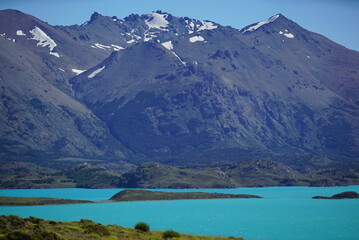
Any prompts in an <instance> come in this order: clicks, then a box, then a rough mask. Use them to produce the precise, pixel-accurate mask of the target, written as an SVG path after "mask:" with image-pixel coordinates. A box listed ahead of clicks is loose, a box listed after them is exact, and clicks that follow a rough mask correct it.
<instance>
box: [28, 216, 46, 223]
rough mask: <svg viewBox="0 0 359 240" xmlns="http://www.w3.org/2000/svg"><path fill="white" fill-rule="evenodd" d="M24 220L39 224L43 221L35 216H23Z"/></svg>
mask: <svg viewBox="0 0 359 240" xmlns="http://www.w3.org/2000/svg"><path fill="white" fill-rule="evenodd" d="M25 220H26V221H30V222H32V223H34V224H40V223H41V222H43V221H44V220H43V219H40V218H37V217H32V216H30V217H28V218H25Z"/></svg>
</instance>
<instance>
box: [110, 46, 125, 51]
mask: <svg viewBox="0 0 359 240" xmlns="http://www.w3.org/2000/svg"><path fill="white" fill-rule="evenodd" d="M111 47H112V48H113V50H115V51H120V50H123V49H125V48H124V47H121V46H118V45H116V44H111Z"/></svg>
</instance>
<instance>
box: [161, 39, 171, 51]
mask: <svg viewBox="0 0 359 240" xmlns="http://www.w3.org/2000/svg"><path fill="white" fill-rule="evenodd" d="M162 46H164V47H165V48H167V49H168V50H170V51H171V50H173V44H172V41H167V42H164V43H162Z"/></svg>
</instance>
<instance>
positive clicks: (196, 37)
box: [189, 36, 204, 43]
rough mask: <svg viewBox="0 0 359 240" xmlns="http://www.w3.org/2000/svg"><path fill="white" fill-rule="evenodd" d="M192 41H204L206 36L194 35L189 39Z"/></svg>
mask: <svg viewBox="0 0 359 240" xmlns="http://www.w3.org/2000/svg"><path fill="white" fill-rule="evenodd" d="M189 41H190V42H191V43H194V42H204V38H203V37H202V36H194V37H191V38H190V39H189Z"/></svg>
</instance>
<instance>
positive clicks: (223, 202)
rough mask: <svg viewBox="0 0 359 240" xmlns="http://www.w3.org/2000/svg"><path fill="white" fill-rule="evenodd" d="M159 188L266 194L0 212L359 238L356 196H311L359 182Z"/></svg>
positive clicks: (73, 194) (249, 233) (88, 193)
mask: <svg viewBox="0 0 359 240" xmlns="http://www.w3.org/2000/svg"><path fill="white" fill-rule="evenodd" d="M119 190H122V189H26V190H0V196H19V197H20V196H23V197H24V196H30V197H56V198H69V199H83V200H92V201H103V200H106V199H108V198H110V197H111V196H112V195H114V194H115V193H117V192H118V191H119ZM163 191H176V192H186V191H202V192H220V193H242V194H255V195H259V196H262V197H264V198H263V199H216V200H182V201H147V202H123V203H104V204H78V205H57V206H32V207H0V215H10V214H13V215H18V216H21V217H29V216H35V217H39V218H44V219H48V220H56V221H78V220H80V219H90V220H93V221H96V222H100V223H102V224H118V225H121V226H124V227H133V226H134V225H135V224H136V223H137V222H139V221H145V222H147V223H148V224H149V225H150V226H151V229H152V230H168V229H173V230H175V231H178V232H181V233H189V234H195V235H212V236H241V237H244V238H246V239H248V240H302V239H306V240H338V239H345V240H358V239H359V199H342V200H322V199H311V197H313V196H316V195H322V196H332V195H334V194H336V193H340V192H344V191H356V192H359V186H348V187H269V188H237V189H206V190H203V189H201V190H198V189H196V190H163Z"/></svg>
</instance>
